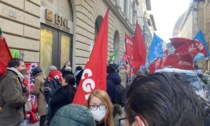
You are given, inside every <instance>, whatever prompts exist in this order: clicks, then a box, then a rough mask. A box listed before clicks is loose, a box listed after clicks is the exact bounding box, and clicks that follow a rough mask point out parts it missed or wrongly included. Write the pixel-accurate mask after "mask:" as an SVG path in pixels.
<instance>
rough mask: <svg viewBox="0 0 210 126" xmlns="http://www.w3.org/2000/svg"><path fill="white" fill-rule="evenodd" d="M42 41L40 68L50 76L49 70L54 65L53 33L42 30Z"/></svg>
mask: <svg viewBox="0 0 210 126" xmlns="http://www.w3.org/2000/svg"><path fill="white" fill-rule="evenodd" d="M40 41H41V44H40V66H41V68H42V69H43V70H44V71H45V73H46V74H48V72H49V70H48V68H49V66H50V65H52V45H53V32H52V31H50V30H47V29H41V40H40Z"/></svg>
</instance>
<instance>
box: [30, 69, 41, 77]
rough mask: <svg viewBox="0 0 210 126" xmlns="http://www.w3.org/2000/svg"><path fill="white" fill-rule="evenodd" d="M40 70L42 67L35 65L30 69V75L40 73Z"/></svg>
mask: <svg viewBox="0 0 210 126" xmlns="http://www.w3.org/2000/svg"><path fill="white" fill-rule="evenodd" d="M40 72H42V69H41V68H40V67H35V68H34V69H33V70H32V72H31V74H32V76H36V75H37V74H38V73H40Z"/></svg>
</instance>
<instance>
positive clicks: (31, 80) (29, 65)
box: [24, 63, 40, 104]
mask: <svg viewBox="0 0 210 126" xmlns="http://www.w3.org/2000/svg"><path fill="white" fill-rule="evenodd" d="M39 66H40V65H39V63H25V67H26V69H27V70H28V73H29V76H28V77H27V78H26V79H25V81H24V85H25V86H26V87H27V88H28V90H29V92H30V91H32V90H33V89H34V78H33V76H32V74H31V73H32V70H33V69H34V68H35V67H39ZM29 97H30V99H31V103H32V104H36V97H35V95H30V96H29Z"/></svg>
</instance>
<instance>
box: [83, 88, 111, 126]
mask: <svg viewBox="0 0 210 126" xmlns="http://www.w3.org/2000/svg"><path fill="white" fill-rule="evenodd" d="M86 106H87V107H88V108H89V110H90V112H91V113H92V115H93V118H94V119H95V121H96V124H97V126H114V122H113V115H112V114H113V105H112V103H111V100H110V98H109V95H108V94H107V93H106V92H105V91H103V90H95V91H93V92H92V93H91V94H90V96H89V98H88V100H87V103H86Z"/></svg>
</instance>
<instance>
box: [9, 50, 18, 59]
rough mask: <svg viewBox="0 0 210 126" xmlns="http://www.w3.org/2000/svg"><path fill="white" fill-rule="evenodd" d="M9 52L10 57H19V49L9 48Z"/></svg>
mask: <svg viewBox="0 0 210 126" xmlns="http://www.w3.org/2000/svg"><path fill="white" fill-rule="evenodd" d="M10 53H11V55H12V58H20V50H17V49H10Z"/></svg>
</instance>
